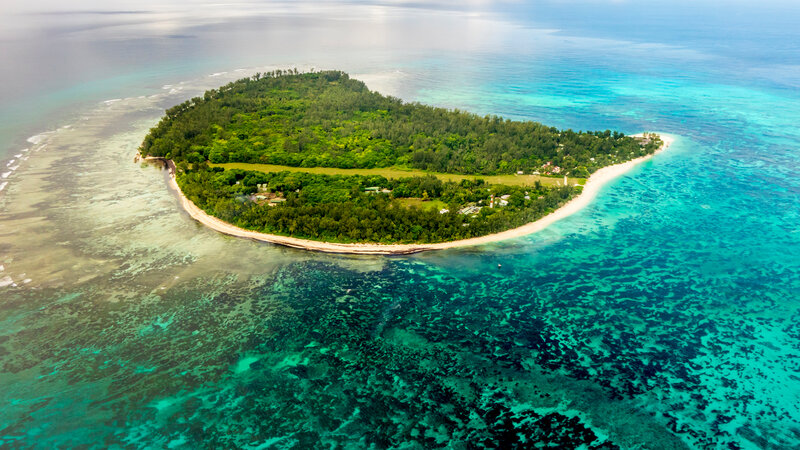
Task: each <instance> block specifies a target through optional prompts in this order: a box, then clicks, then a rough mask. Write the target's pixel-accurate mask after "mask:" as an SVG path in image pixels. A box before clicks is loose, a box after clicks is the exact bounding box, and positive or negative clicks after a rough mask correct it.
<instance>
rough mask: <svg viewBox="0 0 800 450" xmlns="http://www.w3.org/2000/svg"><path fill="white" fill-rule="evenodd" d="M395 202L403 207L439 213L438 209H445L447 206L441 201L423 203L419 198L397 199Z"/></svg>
mask: <svg viewBox="0 0 800 450" xmlns="http://www.w3.org/2000/svg"><path fill="white" fill-rule="evenodd" d="M395 201H396V202H398V203H400V204H402V205H403V206H416V207H418V208H421V209H435V210H436V211H439V210H440V209H443V208H447V204H446V203H445V202H443V201H441V200H427V201H423V200H422V199H421V198H398V199H395Z"/></svg>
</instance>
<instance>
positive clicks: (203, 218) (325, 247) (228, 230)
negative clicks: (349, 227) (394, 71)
mask: <svg viewBox="0 0 800 450" xmlns="http://www.w3.org/2000/svg"><path fill="white" fill-rule="evenodd" d="M656 134H659V136H660V137H661V139H662V140H663V141H664V144H663V145H662V146H661V148H659V149H658V150H656V152H655V153H653V154H652V155H645V156H640V157H638V158H635V159H632V160H630V161H626V162H624V163H620V164H615V165H613V166H607V167H603V168H602V169H599V170H597V171H596V172H595V173H593V174H592V175H591V176H590V177H589V178H588V179H587V180H586V183H585V184H584V186H583V191H582V192H581V193H580V195H578V196H577V197H575V198H573V199H572V200H570V201H569V202H567V203H566V204H565V205H564V206H562V207H561V208H558V209H557V210H555V211H553V212H551V213H550V214H548V215H546V216H544V217H542V218H540V219H539V220H536V221H534V222H531V223H528V224H525V225H523V226H521V227H517V228H512V229H510V230H506V231H502V232H500V233H495V234H489V235H486V236H479V237H474V238H469V239H461V240H458V241H450V242H439V243H434V244H339V243H333V242H322V241H313V240H309V239H300V238H294V237H288V236H280V235H275V234H267V233H261V232H258V231H251V230H245V229H244V228H239V227H237V226H235V225H232V224H230V223H227V222H225V221H223V220H221V219H218V218H216V217H214V216H211V215H209V214H208V213H206V212H205V211H203V210H202V209H200V208H199V207H198V206H197V205H195V204H194V203H193V202H192V201H191V200H189V199H188V198H187V197H186V196H185V195H183V192H182V191H181V189H180V187H179V186H178V183H177V181H176V180H175V163H173V162H172V160H165V159H163V158H158V157H143V158H142V160H145V161H164V162H165V163H166V165H167V167H168V170H169V175H168V178H169V182H168V183H169V186H170V188H171V189H172V190H174V191H175V193H176V194H177V196H178V198H179V200H180V203H181V207H183V209H184V210H185V211H186V212H187V213H188V214H189V216H191V217H192V219H194V220H196V221H198V222H200V223H201V224H203V225H205V226H207V227H209V228H211V229H212V230H215V231H217V232H220V233H223V234H227V235H229V236H235V237H240V238H245V239H253V240H255V241H260V242H268V243H271V244H278V245H283V246H286V247H292V248H299V249H303V250H313V251H318V252H326V253H350V254H359V255H408V254H411V253H418V252H424V251H429V250H444V249H448V248H457V247H470V246H475V245H482V244H489V243H493V242H499V241H504V240H507V239H513V238H518V237H521V236H525V235H528V234H531V233H535V232H537V231H540V230H543V229H544V228H546V227H548V226H550V225H551V224H553V223H555V222H557V221H559V220H561V219H563V218H565V217H568V216H571V215H572V214H575V213H576V212H578V211H580V210H581V209H583V208H585V207H586V206H588V205H589V204H590V203H591V201H592V200H593V199H594V198H595V197H596V196H597V193H598V192H599V191H600V189H602V188H603V186H605V185H606V183H608V182H609V181H612V180H614V179H615V178H617V177H619V176H621V175H623V174H625V173H626V172H628V171H630V170H631V169H633V168H634V167H636V166H637V165H638V164H640V163H643V162H645V161H647V160H649V159H651V158H652V157H653V156H655V155H657V154H659V153H661V152H663V151H664V150H666V149H667V148H669V146H670V145H672V143H673V142H674V141H675V138H674V137H672V136H669V135H665V134H663V133H656ZM632 136H637V135H632Z"/></svg>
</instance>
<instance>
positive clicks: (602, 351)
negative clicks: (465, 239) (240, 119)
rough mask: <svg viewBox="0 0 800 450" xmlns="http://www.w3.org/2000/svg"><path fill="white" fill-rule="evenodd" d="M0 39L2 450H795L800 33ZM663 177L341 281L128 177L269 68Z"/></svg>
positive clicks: (782, 8)
mask: <svg viewBox="0 0 800 450" xmlns="http://www.w3.org/2000/svg"><path fill="white" fill-rule="evenodd" d="M81 6H83V8H79V7H73V8H74V9H71V10H61V9H58V10H53V9H52V8H51V9H47V8H45V7H44V6H42V7H41V10H37V9H34V7H32V6H31V7H29V6H26V5H25V4H24V3H23V2H18V3H16V4H15V3H14V2H12V6H11V7H3V8H4V9H3V8H0V24H2V25H3V26H2V27H0V29H2V31H0V50H2V51H0V65H2V67H4V70H3V71H2V72H0V403H1V404H2V405H3V407H2V408H0V430H1V432H0V447H6V446H7V447H14V448H16V447H25V448H53V447H89V448H96V447H97V448H106V447H112V448H114V447H116V448H119V447H130V448H200V447H215V448H217V447H222V448H474V447H482V446H486V447H491V448H494V447H503V448H512V447H518V448H530V447H534V446H536V445H537V444H538V445H540V446H546V445H547V446H550V447H556V448H626V449H627V448H646V449H662V448H664V449H666V448H753V449H755V448H759V449H787V448H798V447H800V425H798V423H800V180H799V179H798V177H797V176H796V174H797V173H798V170H800V128H798V127H797V124H798V123H800V84H799V83H798V80H800V48H798V45H800V44H798V43H800V32H799V31H798V30H797V29H796V23H797V21H798V20H800V10H798V7H797V6H795V5H791V4H787V3H779V2H772V1H767V2H764V3H763V4H759V5H758V6H750V5H747V4H746V3H743V2H731V3H730V4H729V5H726V7H720V6H719V5H718V4H717V3H715V2H705V3H704V2H699V3H697V2H695V3H690V2H653V3H648V4H647V5H643V4H639V3H636V2H633V3H632V2H604V1H590V0H584V1H575V2H559V1H543V2H538V3H536V4H535V5H529V4H526V3H491V2H488V3H487V2H473V3H468V4H467V6H463V5H461V4H460V3H459V4H456V3H451V2H446V1H442V2H439V3H403V2H390V3H370V2H349V3H338V2H321V3H311V2H299V3H298V2H292V3H282V2H243V3H237V4H218V3H211V2H205V1H197V2H193V3H192V4H191V6H190V7H186V5H184V4H181V3H180V2H176V1H173V2H172V3H163V2H152V3H150V2H146V3H142V4H141V5H140V6H137V5H136V4H124V5H122V4H121V5H120V8H119V9H117V10H108V9H99V8H107V6H103V5H102V4H97V5H92V4H91V3H89V2H86V1H85V2H83V3H81ZM293 67H297V68H298V69H301V70H310V69H312V68H314V69H340V70H344V71H347V72H349V73H350V74H351V76H353V77H354V78H358V79H361V80H363V81H365V82H366V83H367V85H368V86H369V87H370V88H371V89H375V90H379V91H380V92H382V93H385V94H389V95H393V96H397V97H400V98H402V99H404V100H407V101H418V102H422V103H426V104H432V105H438V106H445V107H448V108H458V109H462V110H467V111H472V112H475V113H478V114H481V115H483V114H498V115H501V116H503V117H507V118H511V119H520V120H535V121H539V122H542V123H545V124H548V125H552V126H556V127H559V128H571V129H574V130H605V129H612V130H620V131H623V132H625V133H637V132H641V131H659V132H665V133H669V134H671V135H674V136H675V137H676V139H677V140H676V142H675V144H674V145H673V146H672V147H671V148H670V149H669V150H668V151H666V152H664V153H662V154H659V155H657V156H656V157H654V158H653V159H652V160H650V161H648V162H646V163H644V164H641V165H640V166H638V167H637V168H636V169H634V170H633V171H631V172H629V173H627V174H625V175H624V176H622V177H621V178H619V179H617V180H616V181H614V182H612V183H611V184H609V185H607V186H606V187H605V188H604V189H603V191H602V192H601V193H600V195H599V196H598V197H597V199H596V200H594V201H593V202H592V204H591V205H590V206H589V207H587V208H586V209H584V210H583V211H581V212H579V213H577V214H575V215H573V216H570V217H569V218H566V219H564V220H562V221H559V222H557V223H556V224H554V225H552V226H550V227H549V228H547V229H545V230H543V231H541V232H538V233H536V234H533V235H530V236H526V237H523V238H519V239H514V240H509V241H505V242H502V243H497V244H490V245H485V246H480V247H471V248H463V249H453V250H447V251H439V252H430V253H421V254H416V255H411V256H402V257H382V256H352V255H325V254H318V253H311V252H305V251H301V250H294V249H288V248H283V247H278V246H274V245H269V244H263V243H257V242H252V241H248V240H242V239H236V238H232V237H228V236H223V235H220V234H218V233H216V232H213V231H211V230H209V229H206V228H204V227H202V226H200V225H199V224H197V223H195V222H194V221H192V220H191V218H189V217H188V215H186V214H185V213H184V212H182V210H181V209H180V207H179V204H178V203H177V199H176V197H175V196H174V195H173V194H172V193H171V192H170V191H169V190H168V189H167V185H166V183H165V173H164V172H163V171H162V170H160V169H159V168H157V167H153V166H147V165H142V164H138V163H134V162H133V157H134V155H135V154H136V151H137V147H138V145H139V144H140V143H141V141H142V138H143V137H144V135H145V134H146V133H147V130H148V129H149V128H150V127H152V126H153V125H154V124H155V123H156V122H157V121H158V119H159V118H160V116H161V114H162V113H163V111H164V109H166V108H168V107H170V106H172V105H174V104H177V103H180V102H182V101H184V100H186V99H187V98H190V97H193V96H196V95H201V94H202V92H204V90H206V89H209V88H214V87H217V86H219V85H222V84H225V83H227V82H229V81H232V80H235V79H237V78H240V77H243V76H247V75H250V74H253V73H255V72H258V71H262V72H263V71H267V70H271V69H273V68H293Z"/></svg>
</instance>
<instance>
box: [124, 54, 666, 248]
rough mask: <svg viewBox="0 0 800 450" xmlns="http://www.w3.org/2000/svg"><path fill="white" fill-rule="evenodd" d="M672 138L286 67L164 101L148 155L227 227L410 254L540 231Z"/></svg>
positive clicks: (203, 213) (188, 202)
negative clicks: (399, 91) (514, 115)
mask: <svg viewBox="0 0 800 450" xmlns="http://www.w3.org/2000/svg"><path fill="white" fill-rule="evenodd" d="M664 146H665V142H664V140H662V138H661V137H660V136H658V135H655V134H645V135H641V136H627V135H625V134H623V133H619V132H616V131H614V132H612V131H609V130H606V131H598V132H575V131H572V130H558V129H556V128H553V127H547V126H545V125H542V124H540V123H536V122H530V121H511V120H507V119H502V118H500V117H497V116H478V115H475V114H471V113H467V112H463V111H458V110H448V109H444V108H436V107H431V106H427V105H422V104H419V103H406V102H403V101H401V100H399V99H397V98H393V97H388V96H384V95H381V94H380V93H377V92H373V91H370V90H369V89H368V88H367V86H366V85H365V84H364V83H362V82H360V81H357V80H354V79H351V78H350V77H349V76H348V75H347V74H346V73H343V72H339V71H325V72H311V73H298V72H297V71H296V70H289V71H275V72H269V73H265V74H261V73H259V74H256V75H254V76H252V77H249V78H244V79H241V80H238V81H236V82H232V83H229V84H227V85H225V86H222V87H220V88H218V89H213V90H210V91H207V92H206V93H205V95H204V96H203V97H196V98H193V99H191V100H189V101H186V102H184V103H182V104H180V105H177V106H175V107H173V108H170V109H168V110H167V111H166V115H165V116H164V117H163V118H162V119H161V120H160V122H159V123H158V124H157V125H156V126H155V127H154V128H152V129H151V130H150V132H149V134H148V135H147V136H146V137H145V139H144V142H143V143H142V145H141V147H140V149H139V152H140V155H141V156H143V157H144V158H146V159H160V160H164V161H166V162H167V164H168V166H169V167H170V169H171V175H172V177H173V178H171V181H172V182H173V183H174V187H175V188H176V190H177V191H178V192H179V193H180V194H181V196H182V200H183V201H182V203H183V206H184V208H185V209H186V210H187V211H188V212H189V213H190V214H191V215H192V217H194V218H195V219H197V220H199V221H201V222H202V223H204V224H206V225H208V226H210V227H212V228H214V229H216V230H218V231H221V232H223V233H227V234H232V235H236V236H241V237H247V238H253V239H258V240H263V241H268V242H274V243H278V244H283V245H289V246H293V247H301V248H307V249H313V250H322V251H332V252H352V253H412V252H415V251H421V250H428V249H435V248H447V247H453V246H459V245H472V244H477V243H482V242H487V241H490V240H497V239H499V238H504V237H503V236H505V235H508V237H510V236H511V235H514V234H515V233H510V232H513V231H514V230H521V228H520V227H522V228H526V227H527V228H526V229H529V230H530V231H534V230H533V228H532V227H531V225H532V224H533V223H536V221H537V220H539V219H542V218H543V217H546V216H547V217H549V218H553V217H554V216H556V215H555V214H551V213H553V212H554V211H556V210H559V208H561V207H563V206H564V205H565V204H567V203H568V202H570V200H572V199H573V198H575V197H578V196H579V195H580V194H581V192H582V191H584V190H585V189H586V188H588V185H589V184H590V183H591V182H592V181H594V180H595V178H596V177H597V176H598V174H599V172H602V171H603V170H607V169H610V168H611V167H621V166H625V165H632V164H633V163H635V162H636V161H639V160H642V159H645V158H647V157H648V156H651V155H653V154H654V153H655V152H656V151H658V150H659V149H661V148H663V147H664ZM603 168H605V169H603ZM592 174H595V175H592ZM587 177H590V178H589V182H590V183H587V182H586V181H587V180H586V179H587ZM573 203H574V202H573ZM548 215H549V216H548ZM553 220H554V219H553ZM530 231H524V232H530ZM490 236H494V237H495V238H494V239H487V237H490ZM498 236H499V238H498Z"/></svg>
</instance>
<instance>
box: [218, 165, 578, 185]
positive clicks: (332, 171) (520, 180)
mask: <svg viewBox="0 0 800 450" xmlns="http://www.w3.org/2000/svg"><path fill="white" fill-rule="evenodd" d="M208 165H209V166H211V167H223V168H225V169H243V170H255V171H260V172H282V171H289V172H306V173H316V174H323V175H381V176H383V177H385V178H404V177H413V176H425V175H434V176H436V177H437V178H439V179H440V180H442V181H461V180H463V179H470V180H473V179H476V178H481V179H483V180H485V181H486V182H487V183H490V184H506V185H510V186H532V185H533V184H534V183H535V182H536V181H537V180H538V181H540V182H541V183H542V184H543V185H545V186H555V185H558V184H563V183H564V177H560V178H554V177H543V176H539V175H458V174H452V173H439V172H427V171H424V170H416V169H403V168H398V167H385V168H380V169H338V168H335V167H291V166H280V165H275V164H250V163H224V164H214V163H209V164H208ZM567 181H568V183H569V184H576V183H577V184H584V182H585V181H586V179H585V178H567Z"/></svg>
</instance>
